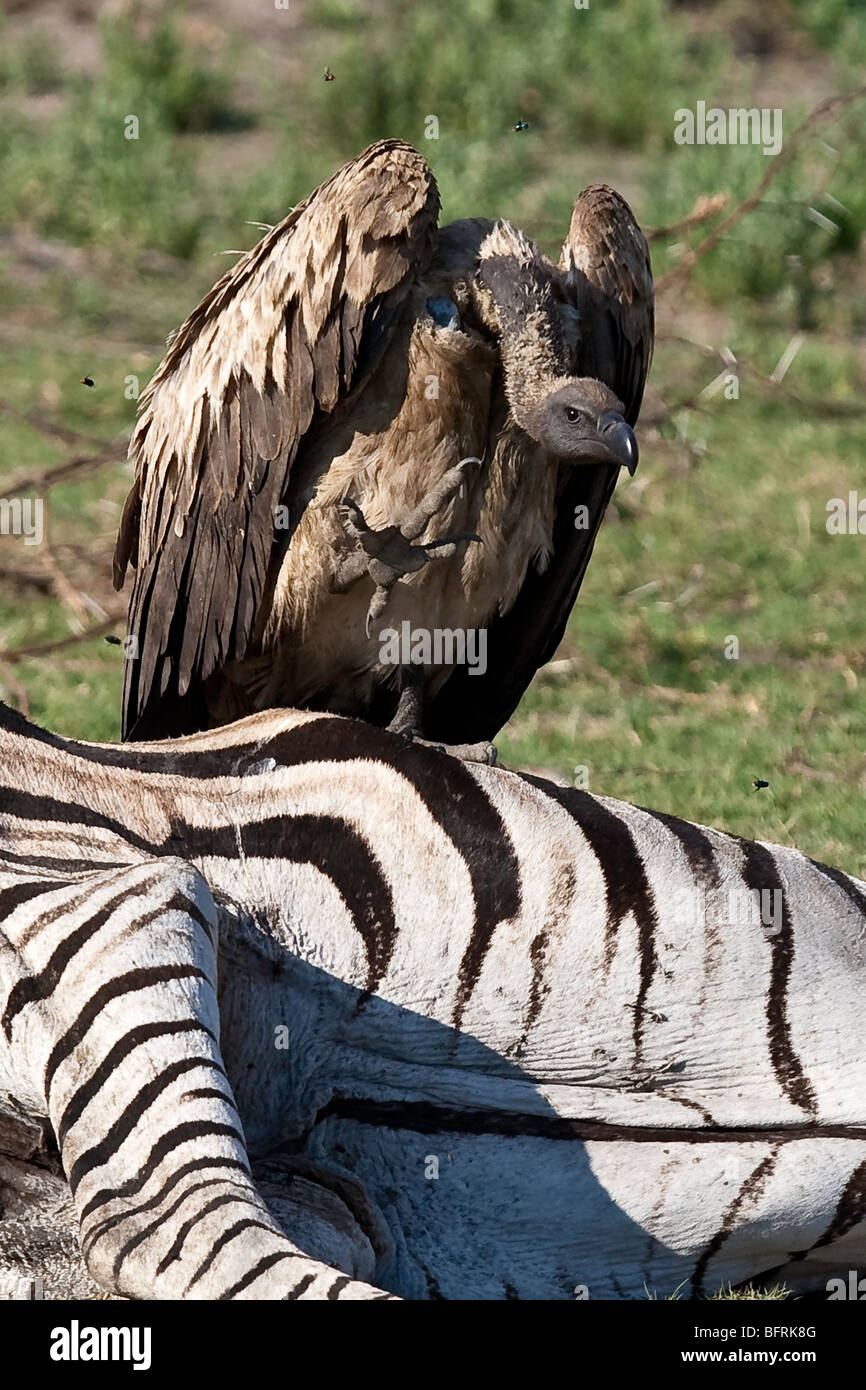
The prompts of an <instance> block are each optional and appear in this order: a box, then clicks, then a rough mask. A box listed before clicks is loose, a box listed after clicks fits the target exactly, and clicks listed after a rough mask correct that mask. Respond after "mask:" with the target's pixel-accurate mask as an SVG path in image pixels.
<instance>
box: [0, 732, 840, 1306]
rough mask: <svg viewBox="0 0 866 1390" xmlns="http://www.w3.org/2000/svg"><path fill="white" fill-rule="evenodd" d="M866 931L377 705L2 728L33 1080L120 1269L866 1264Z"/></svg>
mask: <svg viewBox="0 0 866 1390" xmlns="http://www.w3.org/2000/svg"><path fill="white" fill-rule="evenodd" d="M761 893H765V894H771V895H773V896H772V898H771V899H770V901H771V902H772V904H773V913H774V915H773V920H772V922H768V923H761V922H760V921H756V920H754V919H753V918H752V917H751V916H750V915H749V913H748V912H747V911H745V912H740V911H739V910H737V911H734V910H732V909H731V906H730V905H731V904H732V903H733V904H735V905H736V904H741V905H748V904H749V903H751V902H754V901H756V898H757V900H759V899H760V895H761ZM864 938H866V885H864V884H863V883H861V882H859V881H857V880H854V879H852V878H850V877H848V876H847V875H844V874H842V873H840V872H839V871H837V870H833V869H829V868H826V867H825V866H822V865H819V864H815V863H813V862H812V861H810V860H808V859H806V858H805V857H804V856H803V855H801V854H799V853H797V852H796V851H793V850H786V849H780V848H778V847H773V846H767V845H762V844H756V843H751V842H744V841H741V840H738V839H737V838H735V837H732V836H727V835H723V834H721V833H719V832H717V831H713V830H708V829H705V828H703V827H698V826H694V825H690V824H688V823H687V822H683V821H679V820H677V819H676V818H674V817H670V816H666V815H660V814H657V813H653V812H651V811H645V810H641V809H639V808H636V807H632V806H626V805H623V804H621V803H616V802H613V801H610V800H608V799H606V798H602V797H596V796H591V795H589V794H588V793H586V792H579V791H564V790H561V789H559V788H555V787H553V786H551V785H549V784H547V783H544V782H541V781H539V780H538V779H535V778H530V777H521V776H519V775H517V774H515V773H511V772H508V771H505V770H502V769H495V768H484V767H469V766H467V765H464V764H463V763H460V762H458V761H457V760H455V759H452V758H450V757H447V756H444V755H440V754H437V753H436V752H435V751H433V750H430V749H428V748H424V747H422V746H419V745H417V744H413V743H410V742H407V741H404V740H401V739H399V738H396V737H393V736H391V735H388V734H386V733H383V732H381V731H379V730H376V729H374V728H371V727H369V726H367V725H364V724H360V723H355V722H353V721H349V720H343V719H338V718H335V717H331V716H327V715H317V714H306V713H303V714H298V713H291V712H282V713H275V714H267V715H259V716H255V717H254V718H252V719H250V720H245V721H242V722H241V723H239V724H236V725H231V726H229V727H227V728H225V729H222V730H218V731H216V732H211V733H206V734H200V735H195V736H192V737H189V738H186V739H182V740H178V741H176V742H171V743H164V744H143V745H137V746H135V747H130V748H126V747H122V746H118V747H111V746H105V747H103V746H98V745H83V744H75V743H70V742H67V741H65V740H62V739H59V738H56V737H55V736H53V735H50V734H46V733H44V732H42V731H41V730H38V729H35V728H33V727H32V726H31V725H29V724H27V723H26V722H25V721H23V720H22V719H21V718H20V717H18V716H15V715H13V714H12V713H11V712H9V711H5V710H3V711H2V713H0V1103H2V1096H3V1093H4V1092H5V1093H6V1095H7V1096H8V1097H12V1098H14V1099H15V1100H16V1101H17V1102H18V1103H19V1104H21V1105H24V1106H25V1107H27V1108H28V1109H29V1110H30V1111H31V1112H32V1113H36V1114H44V1115H47V1116H48V1117H49V1119H50V1122H51V1126H52V1128H53V1131H54V1134H55V1135H56V1136H57V1141H58V1144H59V1146H60V1152H61V1156H62V1161H63V1167H64V1170H65V1173H66V1177H67V1180H68V1182H69V1186H70V1189H71V1191H72V1194H73V1197H74V1201H75V1205H76V1209H77V1212H78V1218H79V1222H80V1235H81V1242H82V1248H83V1250H84V1254H85V1257H86V1260H87V1262H88V1267H89V1269H90V1271H91V1273H92V1275H93V1276H94V1277H95V1278H96V1279H97V1280H98V1281H99V1282H100V1283H101V1284H102V1285H103V1286H105V1287H107V1288H110V1289H114V1290H117V1291H120V1292H123V1293H128V1294H132V1295H135V1296H143V1297H169V1298H172V1297H201V1298H230V1297H254V1298H266V1297H304V1298H327V1297H339V1298H345V1297H382V1296H383V1294H382V1292H381V1291H382V1290H388V1291H390V1292H392V1293H396V1294H398V1295H401V1296H403V1297H417V1298H428V1297H444V1298H466V1297H469V1298H473V1297H474V1298H488V1297H491V1298H499V1297H519V1298H527V1297H529V1298H539V1297H569V1296H572V1295H573V1291H574V1288H575V1287H577V1286H579V1285H586V1286H587V1287H588V1288H589V1291H590V1296H591V1297H641V1296H643V1290H644V1286H647V1287H649V1288H650V1289H654V1290H656V1291H658V1292H659V1293H665V1292H670V1291H671V1290H672V1289H674V1288H676V1287H678V1286H680V1285H683V1284H684V1283H685V1284H687V1285H688V1287H690V1288H691V1289H692V1290H693V1291H694V1292H706V1291H708V1290H709V1289H711V1288H713V1287H717V1286H719V1285H720V1284H721V1283H727V1282H729V1281H732V1282H734V1283H736V1282H739V1281H742V1280H745V1279H754V1278H757V1277H760V1276H761V1274H762V1273H764V1272H767V1271H771V1270H773V1271H778V1270H783V1271H784V1273H785V1277H786V1278H788V1279H789V1281H798V1282H799V1283H801V1284H803V1285H804V1286H805V1285H808V1283H809V1282H810V1281H811V1282H813V1283H814V1282H815V1281H816V1280H817V1281H819V1282H820V1281H822V1280H825V1279H826V1278H827V1277H828V1275H829V1274H830V1273H832V1272H833V1271H834V1270H835V1269H836V1268H842V1267H844V1268H848V1267H849V1266H852V1267H853V1266H856V1264H857V1263H858V1260H859V1261H860V1262H862V1261H863V1259H864V1258H866V1229H864V1224H863V1218H864V1216H866V1183H864V1179H863V1172H864V1171H866V1099H864V1098H866V1085H864V1082H866V1048H864V1046H863V1042H864V1025H863V1023H862V1021H861V1016H862V1009H861V1002H862V998H863V987H864V984H866V939H864ZM217 939H218V942H219V945H218V949H219V957H220V962H221V964H220V991H219V1004H218V1003H217V993H216V983H217V964H216V963H217ZM280 1033H281V1034H282V1042H284V1043H285V1046H282V1045H275V1040H276V1038H277V1035H278V1034H280ZM236 1107H237V1108H236ZM241 1116H242V1117H243V1118H242V1120H241ZM249 1154H253V1155H254V1156H255V1155H259V1156H262V1155H268V1154H270V1155H271V1159H270V1160H269V1164H267V1165H265V1166H266V1168H267V1171H268V1173H269V1174H270V1175H271V1178H273V1177H274V1174H275V1173H276V1169H277V1168H278V1167H280V1166H281V1171H282V1172H283V1175H284V1176H285V1173H286V1172H289V1171H290V1176H291V1177H292V1179H293V1181H292V1183H291V1184H290V1185H289V1186H288V1187H287V1188H286V1189H285V1190H286V1191H287V1192H288V1193H290V1194H291V1195H290V1196H289V1197H287V1198H285V1200H283V1199H280V1201H278V1202H276V1203H275V1201H274V1200H273V1198H274V1191H275V1189H274V1188H273V1185H271V1186H270V1187H269V1186H268V1184H267V1182H265V1181H264V1180H261V1181H260V1182H259V1184H258V1186H257V1184H256V1182H254V1180H253V1178H252V1176H251V1172H250V1167H249V1157H248V1156H249ZM433 1168H438V1176H435V1177H434V1176H431V1170H432V1169H433ZM257 1172H258V1170H257ZM260 1189H261V1191H260ZM262 1194H264V1195H262ZM266 1198H268V1199H271V1207H270V1208H269V1206H268V1205H267V1201H266V1200H265V1199H266ZM0 1237H2V1226H0ZM0 1266H2V1240H0Z"/></svg>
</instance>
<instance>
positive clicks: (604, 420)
mask: <svg viewBox="0 0 866 1390" xmlns="http://www.w3.org/2000/svg"><path fill="white" fill-rule="evenodd" d="M598 437H599V439H600V440H601V441H602V443H603V444H604V446H605V448H606V449H607V450H608V452H609V453H610V454H611V456H612V458H613V460H614V462H616V463H618V464H619V465H620V467H621V468H627V469H628V471H629V473H630V474H631V476H632V477H634V474H635V470H636V468H637V464H638V447H637V440H636V439H635V436H634V431H633V430H632V428H631V425H629V424H628V422H627V421H626V420H625V419H623V417H622V415H620V413H619V411H618V410H603V411H602V413H601V415H599V417H598Z"/></svg>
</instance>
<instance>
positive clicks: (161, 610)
mask: <svg viewBox="0 0 866 1390" xmlns="http://www.w3.org/2000/svg"><path fill="white" fill-rule="evenodd" d="M438 213H439V194H438V190H437V186H436V181H435V179H434V177H433V174H432V172H431V170H430V168H429V166H428V164H427V162H426V160H425V159H424V158H423V157H422V156H421V155H420V154H419V153H418V151H417V150H415V149H414V148H413V147H412V146H411V145H408V144H406V143H404V142H403V141H401V140H396V139H389V140H382V141H379V142H378V143H377V144H375V145H372V146H371V147H370V148H369V149H367V150H366V151H365V152H364V153H363V154H361V155H359V156H358V157H357V158H355V159H353V160H351V161H350V162H349V163H348V164H346V165H345V166H344V167H343V168H342V169H340V170H339V171H338V172H337V173H336V174H334V175H333V176H332V177H331V178H330V179H328V180H327V181H326V182H325V183H323V184H322V185H321V186H320V187H319V188H318V189H316V191H315V192H314V193H312V194H311V195H310V196H309V197H308V198H307V199H306V200H305V201H304V202H302V203H300V204H299V205H298V206H297V207H295V208H293V209H292V211H291V212H290V213H289V215H288V216H287V217H286V218H284V220H283V221H282V222H280V223H279V224H278V225H277V226H274V227H273V228H271V229H270V230H268V231H267V232H266V234H265V235H264V236H263V237H262V239H261V240H260V241H259V242H258V244H257V245H255V246H254V247H253V248H252V249H251V250H250V251H248V252H247V253H246V254H245V255H243V257H242V258H241V259H240V260H239V261H238V262H237V263H236V264H235V266H234V267H233V268H232V269H231V270H230V271H229V272H228V273H227V274H226V275H224V276H223V278H222V279H221V280H220V281H219V282H218V283H217V284H216V285H214V287H213V289H212V290H211V291H210V292H209V294H207V295H206V297H205V298H204V299H203V300H202V302H201V304H199V306H198V307H197V308H196V309H194V310H193V312H192V313H191V314H190V316H189V317H188V318H187V319H186V321H185V322H184V323H183V325H182V326H181V328H180V329H179V330H178V331H177V332H176V333H175V334H174V335H173V337H171V338H170V339H169V343H168V350H167V352H166V355H165V357H164V359H163V361H162V363H161V364H160V366H159V368H158V369H157V371H156V373H155V375H154V377H153V379H152V380H151V382H150V384H149V386H148V387H147V389H146V391H145V392H144V394H143V396H142V401H141V407H140V413H139V418H138V421H137V425H136V428H135V431H134V434H133V438H132V441H131V444H130V459H131V461H132V463H133V465H134V470H135V481H134V484H133V487H132V489H131V491H130V494H129V497H128V498H127V501H126V505H125V507H124V510H123V515H122V519H121V524H120V529H119V534H118V539H117V548H116V552H115V561H114V582H115V585H116V586H117V587H118V588H120V587H121V586H122V585H123V583H124V577H125V574H126V571H127V567H128V565H130V564H131V565H132V566H133V567H134V570H135V578H134V583H133V586H132V591H131V595H130V603H129V621H128V635H127V642H126V644H125V649H126V663H125V673H124V677H125V678H124V694H123V737H124V738H125V739H154V738H168V737H174V736H177V735H180V734H182V733H189V732H195V731H197V730H200V729H205V728H210V727H214V726H217V725H221V724H225V723H227V722H229V721H230V720H232V719H235V718H238V717H240V716H242V715H244V714H249V713H252V712H255V711H257V710H262V709H268V708H272V707H274V706H279V705H287V706H293V707H296V708H310V709H316V710H323V711H324V710H327V711H333V712H336V713H340V714H348V715H355V716H359V717H361V718H364V719H366V720H368V721H369V722H371V723H374V724H377V725H380V726H386V727H388V728H390V729H392V730H396V731H398V732H402V733H405V734H407V735H410V736H412V737H416V738H423V739H425V740H428V741H433V742H436V743H437V744H439V745H443V744H444V745H448V746H449V747H452V748H454V749H456V750H457V751H460V752H461V753H462V754H463V755H464V756H466V757H482V758H485V757H487V756H488V754H489V752H490V744H489V742H487V741H489V740H490V739H492V738H493V737H495V735H496V733H497V732H498V731H499V729H500V728H501V727H502V725H503V724H504V723H505V721H506V720H507V719H508V718H509V716H510V715H511V713H512V712H513V710H514V709H515V708H516V706H517V704H518V701H519V700H520V698H521V696H522V694H523V692H524V691H525V689H526V688H527V686H528V685H529V683H530V681H531V680H532V677H533V675H534V673H535V671H536V670H537V669H538V668H539V666H541V665H543V664H544V663H545V662H546V661H548V660H549V659H550V658H551V656H552V655H553V653H554V651H555V649H556V647H557V646H558V644H559V642H560V640H561V638H562V635H563V632H564V629H565V624H566V621H567V619H568V615H569V613H570V611H571V608H572V606H573V604H574V601H575V598H576V596H577V592H578V589H579V588H580V584H581V582H582V579H583V575H584V571H585V569H586V566H587V563H588V561H589V557H590V553H591V551H592V547H593V543H594V540H595V536H596V533H597V531H598V528H599V525H600V523H601V520H602V518H603V516H604V512H605V509H606V506H607V503H608V501H609V499H610V496H611V493H612V491H613V488H614V484H615V482H616V479H617V476H618V474H619V470H620V469H621V468H622V467H626V468H627V469H628V470H629V472H633V471H634V468H635V466H636V464H637V458H638V449H637V443H636V440H635V437H634V433H633V429H632V427H633V426H634V425H635V423H636V420H637V415H638V410H639V408H640V403H641V397H642V394H643V389H644V383H645V380H646V375H647V371H648V368H649V362H650V357H651V353H652V344H653V286H652V276H651V272H650V265H649V253H648V250H647V244H646V240H645V238H644V236H643V234H642V232H641V230H640V228H639V227H638V225H637V223H636V221H635V219H634V216H633V215H632V212H631V210H630V208H629V207H628V205H627V203H626V202H625V201H624V200H623V198H621V197H620V196H619V194H617V193H616V192H615V191H614V190H613V189H612V188H610V187H608V186H606V185H604V184H598V185H594V186H592V187H589V188H587V189H585V190H584V192H583V193H581V194H580V196H579V197H578V199H577V202H576V203H575V205H574V211H573V214H572V218H571V225H570V227H569V230H568V235H567V237H566V240H565V244H564V246H563V249H562V255H561V257H560V260H559V264H558V265H554V264H553V263H552V262H551V261H550V260H548V259H547V258H546V257H545V256H544V255H542V254H541V252H540V251H539V250H538V249H537V248H536V246H535V245H534V244H533V243H532V242H531V241H530V240H529V239H528V238H527V237H526V236H525V235H524V234H523V232H522V231H520V230H519V229H518V228H517V227H515V226H514V225H513V224H512V223H510V222H508V221H505V220H499V221H490V220H487V219H484V218H480V217H475V218H468V219H464V220H461V221H457V222H452V223H450V224H449V225H447V226H445V227H441V228H440V227H439V226H438V224H437V218H438ZM418 633H421V635H422V638H423V637H425V636H426V637H428V638H429V639H430V640H429V641H427V643H426V645H425V642H424V641H423V640H422V642H421V644H420V646H419V645H418V644H417V643H416V641H415V637H416V634H418ZM395 634H401V635H402V636H403V637H405V636H406V635H407V634H408V636H409V638H410V641H403V640H401V641H400V642H395V641H394V637H395ZM431 634H432V636H435V635H436V634H443V635H444V637H445V638H447V639H449V641H448V642H444V641H443V643H441V644H440V646H439V647H437V646H436V644H435V643H434V642H433V640H432V637H431ZM461 634H462V635H464V637H465V634H470V635H472V634H474V635H475V637H476V643H475V648H474V650H475V659H474V660H472V661H470V660H469V659H468V658H467V655H466V651H467V650H468V644H466V643H465V642H464V649H461V645H460V642H459V641H458V640H457V639H458V638H459V637H460V635H461ZM479 750H480V751H479Z"/></svg>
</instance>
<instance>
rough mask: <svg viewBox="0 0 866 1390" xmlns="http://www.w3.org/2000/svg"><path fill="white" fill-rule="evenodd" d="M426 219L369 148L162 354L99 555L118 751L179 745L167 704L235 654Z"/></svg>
mask: <svg viewBox="0 0 866 1390" xmlns="http://www.w3.org/2000/svg"><path fill="white" fill-rule="evenodd" d="M438 211H439V197H438V192H437V189H436V183H435V180H434V178H433V175H432V173H431V172H430V169H429V168H428V166H427V163H426V161H425V160H424V159H422V157H421V155H420V154H418V152H417V151H416V150H414V149H413V148H412V147H411V146H410V145H406V144H404V143H403V142H402V141H399V140H383V141H380V142H379V144H377V145H373V146H371V148H370V149H368V150H367V151H365V153H364V154H362V155H360V156H359V157H358V158H357V159H354V160H352V161H351V163H349V164H347V165H346V166H345V167H344V168H343V169H341V170H339V171H338V173H336V174H335V175H334V176H333V177H332V178H330V179H329V180H328V181H327V182H326V183H324V184H322V186H321V187H320V188H318V189H317V190H316V192H315V193H313V194H311V196H310V197H309V198H308V199H307V200H306V201H305V202H303V203H301V204H300V205H299V206H298V207H297V208H295V209H294V210H293V211H292V212H291V213H290V214H289V216H288V217H286V218H285V219H284V221H283V222H281V223H280V224H279V226H276V227H274V228H273V230H272V231H270V232H268V233H267V235H266V236H265V237H263V238H262V240H261V241H260V242H259V243H258V245H257V246H255V247H253V249H252V250H251V251H249V252H248V253H247V254H246V255H245V256H244V257H243V258H242V259H241V260H240V261H239V262H238V263H237V265H236V266H235V267H234V268H233V269H232V270H230V271H229V272H228V274H227V275H225V276H223V278H222V279H221V280H220V281H219V282H218V284H216V285H215V286H214V288H213V289H212V290H211V291H210V293H209V294H208V295H207V296H206V297H205V299H204V300H202V302H201V304H199V306H198V307H197V308H196V309H195V310H194V311H193V312H192V314H190V316H189V318H188V319H187V320H186V322H185V323H184V324H183V326H182V327H181V328H180V330H179V332H178V333H177V335H176V336H175V338H174V340H173V341H172V343H171V346H170V348H169V350H168V352H167V353H166V356H165V358H164V360H163V362H162V364H161V365H160V367H159V369H158V371H157V372H156V375H155V376H154V378H153V380H152V382H151V383H150V385H149V387H148V388H147V391H146V392H145V394H144V396H143V398H142V408H141V414H140V417H139V421H138V425H137V428H136V431H135V434H134V436H133V439H132V443H131V445H130V458H131V459H133V461H134V462H135V465H136V481H135V485H134V487H133V489H132V491H131V493H130V495H129V498H128V499H127V503H126V507H125V508H124V513H123V518H122V520H121V526H120V532H119V535H118V540H117V549H116V552H115V569H114V578H115V585H116V587H118V588H120V587H121V585H122V584H123V580H124V575H125V573H126V568H127V565H128V564H129V563H132V564H134V565H135V566H136V576H135V583H134V586H133V590H132V595H131V598H130V607H129V625H128V630H129V633H130V635H131V636H134V637H136V638H137V640H138V656H137V659H128V660H127V663H126V675H125V682H124V700H123V736H124V737H145V736H147V735H153V734H154V733H159V734H161V735H166V734H172V733H177V732H181V731H182V725H183V722H184V721H183V719H182V717H181V709H180V707H181V705H182V703H183V701H184V700H185V699H187V698H188V697H191V696H192V694H194V693H195V691H196V690H198V691H200V688H201V683H202V682H203V681H204V680H205V679H206V678H207V677H208V676H209V675H210V674H211V673H212V672H214V671H216V670H218V669H219V668H220V667H221V666H222V665H224V663H225V662H227V661H233V660H238V659H240V658H241V657H243V655H244V653H245V651H246V649H247V646H248V644H249V641H250V638H251V634H252V633H253V631H254V628H255V626H256V622H257V619H258V616H259V610H260V607H261V605H262V600H263V598H264V596H265V590H266V584H267V582H268V574H269V566H270V562H271V557H272V554H273V552H274V550H275V539H279V536H278V533H276V532H275V513H276V508H277V507H278V506H279V505H281V503H283V501H284V499H285V498H286V496H287V488H288V483H289V477H290V473H291V468H292V463H293V460H294V458H295V455H296V453H297V450H298V445H299V443H300V441H301V440H302V438H303V436H304V434H305V433H306V431H307V430H308V429H309V427H310V425H311V423H312V421H313V419H314V416H315V414H316V412H324V413H327V412H330V411H332V410H333V409H334V407H335V406H336V405H337V404H338V402H340V401H341V400H343V399H345V397H346V396H347V394H348V393H349V392H350V391H351V390H353V389H356V388H357V386H358V384H359V380H360V378H361V376H362V374H364V373H365V372H367V371H368V370H369V368H370V367H371V366H372V364H373V361H374V360H375V359H376V358H377V357H378V355H379V354H380V353H381V351H382V350H383V348H384V346H385V345H386V343H387V341H388V337H389V333H390V330H391V327H392V325H393V322H394V317H395V313H394V311H395V309H396V307H397V306H398V305H399V304H400V303H401V302H402V300H403V298H404V297H405V295H406V294H407V292H408V289H409V286H410V285H411V283H412V280H413V279H414V277H415V276H416V274H418V273H423V271H424V269H425V268H426V266H427V264H428V263H429V260H430V258H431V256H432V253H433V247H434V240H435V232H436V219H437V215H438ZM295 520H296V518H295ZM284 537H285V533H283V539H284ZM188 703H189V701H188ZM157 707H158V708H157ZM193 722H196V717H195V716H193Z"/></svg>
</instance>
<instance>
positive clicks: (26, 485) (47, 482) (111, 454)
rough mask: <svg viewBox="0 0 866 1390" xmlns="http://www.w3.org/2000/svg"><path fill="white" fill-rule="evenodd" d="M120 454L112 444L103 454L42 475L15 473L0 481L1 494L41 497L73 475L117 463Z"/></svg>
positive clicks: (67, 463)
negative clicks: (23, 494) (23, 493)
mask: <svg viewBox="0 0 866 1390" xmlns="http://www.w3.org/2000/svg"><path fill="white" fill-rule="evenodd" d="M118 454H119V447H118V445H117V444H111V445H108V446H107V447H106V448H105V449H104V450H103V451H102V452H101V453H98V454H83V455H78V456H76V457H75V458H71V459H66V461H65V462H64V463H58V464H55V466H54V467H52V468H43V469H42V471H41V472H40V473H32V472H27V473H24V472H22V473H13V475H12V476H11V477H10V478H2V479H0V493H2V495H3V496H4V497H14V495H15V494H16V493H18V492H33V493H35V494H37V495H40V494H41V493H43V492H44V491H46V490H47V489H48V488H50V487H53V486H54V484H55V483H60V482H64V481H65V480H66V478H68V477H69V476H70V475H71V474H73V473H84V472H86V471H87V470H88V469H89V468H103V467H104V466H105V464H107V463H117V462H118V461H119V458H118Z"/></svg>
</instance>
